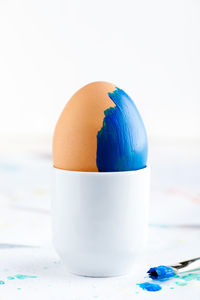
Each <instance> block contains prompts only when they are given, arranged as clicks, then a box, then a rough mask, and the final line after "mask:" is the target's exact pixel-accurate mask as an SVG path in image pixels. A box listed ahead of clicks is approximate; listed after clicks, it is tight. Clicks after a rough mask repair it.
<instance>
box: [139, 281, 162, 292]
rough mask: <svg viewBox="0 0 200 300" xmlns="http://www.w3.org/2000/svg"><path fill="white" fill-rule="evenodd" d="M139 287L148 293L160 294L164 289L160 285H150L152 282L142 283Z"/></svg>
mask: <svg viewBox="0 0 200 300" xmlns="http://www.w3.org/2000/svg"><path fill="white" fill-rule="evenodd" d="M138 285H139V287H140V288H141V289H143V290H145V291H148V292H158V291H160V290H161V289H162V287H161V286H160V285H159V284H155V283H150V282H144V283H140V284H138Z"/></svg>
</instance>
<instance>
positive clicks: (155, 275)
mask: <svg viewBox="0 0 200 300" xmlns="http://www.w3.org/2000/svg"><path fill="white" fill-rule="evenodd" d="M147 273H148V274H149V277H150V278H151V279H153V280H159V281H165V280H168V279H170V278H171V277H174V276H175V275H176V272H175V271H174V269H172V268H171V267H168V266H158V267H155V268H151V269H149V271H148V272H147Z"/></svg>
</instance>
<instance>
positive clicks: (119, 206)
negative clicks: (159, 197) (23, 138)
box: [52, 167, 150, 277]
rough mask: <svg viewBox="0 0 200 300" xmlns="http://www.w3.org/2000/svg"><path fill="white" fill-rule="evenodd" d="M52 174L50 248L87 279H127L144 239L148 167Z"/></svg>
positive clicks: (147, 198) (146, 223) (147, 195)
mask: <svg viewBox="0 0 200 300" xmlns="http://www.w3.org/2000/svg"><path fill="white" fill-rule="evenodd" d="M54 170H55V181H56V183H55V193H54V198H53V203H52V219H53V243H54V246H55V249H56V251H57V253H58V254H59V256H60V257H61V259H62V260H63V262H64V264H65V265H66V267H67V269H68V270H69V271H70V272H72V273H75V274H79V275H83V276H91V277H108V276H118V275H122V274H126V273H128V272H129V271H130V270H131V268H132V267H133V264H134V262H135V260H136V259H137V256H138V254H140V253H141V251H142V249H143V247H144V245H145V241H146V237H147V226H148V206H149V203H148V202H149V181H150V170H149V167H146V168H144V169H140V170H136V171H125V172H105V173H104V172H102V173H101V172H77V171H65V170H60V169H57V168H54Z"/></svg>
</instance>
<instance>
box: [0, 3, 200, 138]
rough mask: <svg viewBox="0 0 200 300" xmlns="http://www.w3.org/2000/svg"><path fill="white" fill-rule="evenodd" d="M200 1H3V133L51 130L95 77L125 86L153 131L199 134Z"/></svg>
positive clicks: (37, 133)
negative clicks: (70, 99) (75, 94)
mask: <svg viewBox="0 0 200 300" xmlns="http://www.w3.org/2000/svg"><path fill="white" fill-rule="evenodd" d="M199 53H200V1H198V0H167V1H163V0H152V1H148V0H141V1H139V0H138V1H133V0H123V1H117V0H115V1H114V0H109V1H108V0H101V1H95V0H84V1H81V0H67V1H66V0H48V1H47V0H42V1H41V0H40V1H39V0H34V1H25V0H24V1H23V0H18V1H15V0H0V85H1V88H0V101H1V102H0V137H2V138H3V137H11V138H16V137H20V136H22V137H27V138H29V139H30V138H31V137H35V136H36V137H39V136H40V137H47V138H48V139H49V140H50V138H51V136H52V132H53V129H54V126H55V122H56V120H57V119H58V117H59V114H60V112H61V110H62V109H63V107H64V105H65V104H66V102H67V101H68V99H69V98H70V97H71V96H72V94H73V93H74V92H75V91H76V90H77V89H79V88H80V87H82V86H83V85H85V84H87V83H88V82H91V81H96V80H105V81H109V82H112V83H115V84H116V85H117V86H119V87H121V88H122V89H124V90H125V91H126V92H127V93H128V94H129V95H130V96H131V97H132V98H133V99H134V101H135V103H136V105H137V106H138V108H139V110H140V112H141V114H142V116H143V119H144V121H145V124H146V126H147V128H148V133H149V136H150V138H154V139H156V140H158V139H159V140H166V139H173V140H178V139H179V140H180V139H192V140H194V139H195V140H198V139H200V118H199V115H200V54H199Z"/></svg>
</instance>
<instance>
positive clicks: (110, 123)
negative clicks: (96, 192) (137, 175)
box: [96, 87, 148, 172]
mask: <svg viewBox="0 0 200 300" xmlns="http://www.w3.org/2000/svg"><path fill="white" fill-rule="evenodd" d="M108 95H109V97H110V99H111V100H112V101H113V102H114V103H115V104H116V106H115V107H110V108H109V109H107V110H105V112H104V114H105V117H104V120H103V126H102V128H101V130H100V131H99V132H98V134H97V158H96V163H97V168H98V171H99V172H118V171H132V170H138V169H142V168H145V167H146V163H147V155H148V141H147V134H146V130H145V127H144V124H143V121H142V118H141V116H140V114H139V112H138V110H137V107H136V106H135V104H134V102H133V101H132V99H131V98H130V97H129V96H128V95H127V94H126V93H125V92H124V91H123V90H121V89H119V88H117V87H116V89H115V90H114V91H113V92H112V93H108Z"/></svg>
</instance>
